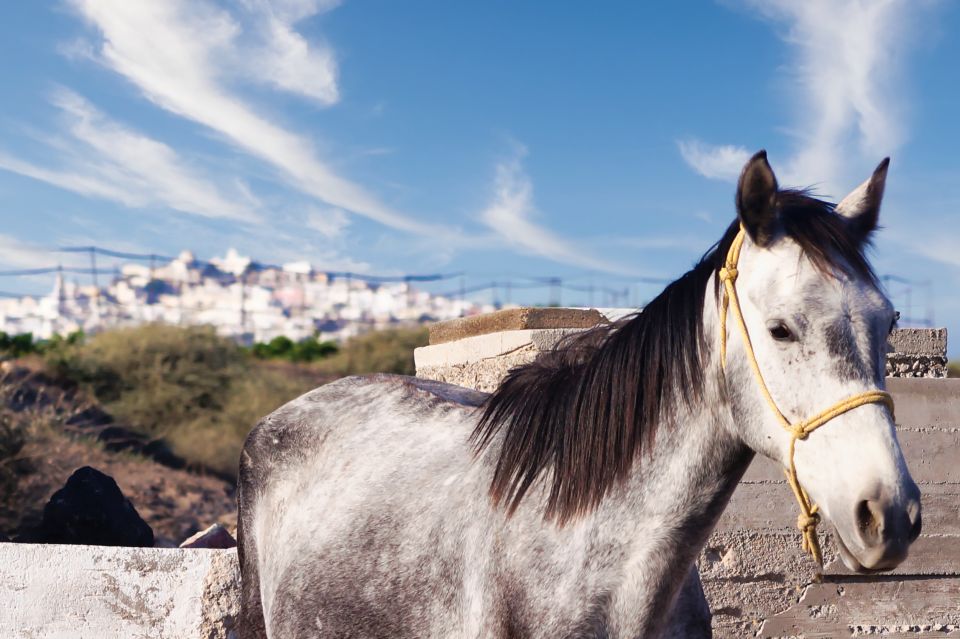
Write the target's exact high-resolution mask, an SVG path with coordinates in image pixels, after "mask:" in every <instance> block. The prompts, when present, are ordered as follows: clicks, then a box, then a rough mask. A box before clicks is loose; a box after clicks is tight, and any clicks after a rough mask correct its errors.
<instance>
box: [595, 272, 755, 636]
mask: <svg viewBox="0 0 960 639" xmlns="http://www.w3.org/2000/svg"><path fill="white" fill-rule="evenodd" d="M704 303H705V308H704V315H703V317H704V331H705V332H704V335H705V336H706V339H707V340H708V344H709V347H708V348H707V349H706V351H705V360H706V361H705V363H704V367H705V373H706V374H705V376H704V393H703V399H702V401H700V402H697V405H696V406H688V405H684V404H683V403H682V400H678V401H679V402H680V403H679V404H678V405H677V406H674V407H673V411H667V412H668V413H670V414H672V416H671V417H669V418H667V422H665V423H663V424H660V426H659V428H658V429H657V436H656V440H655V443H654V446H653V448H652V449H650V450H648V451H647V452H644V453H643V454H642V456H641V458H640V459H639V460H638V461H639V463H637V464H636V465H635V469H634V471H633V472H632V474H631V476H630V478H629V479H628V480H627V482H625V484H624V486H623V487H622V490H623V492H622V493H620V494H619V495H616V496H614V495H611V496H610V497H613V498H612V499H607V500H605V501H604V502H603V504H602V505H601V508H600V509H599V510H598V512H597V524H598V526H597V530H598V531H601V530H604V531H606V532H604V533H601V534H604V535H609V536H610V538H611V539H616V538H619V539H630V540H631V541H630V542H629V546H630V549H629V551H628V553H627V555H626V556H627V558H628V559H627V563H628V565H627V566H626V567H625V569H624V570H623V571H622V573H621V574H622V575H624V576H627V575H629V576H630V579H629V580H626V579H625V580H624V581H625V582H628V583H630V584H632V590H633V592H625V593H623V594H624V596H623V597H616V598H614V600H613V601H612V602H611V604H612V605H613V606H614V607H615V608H616V606H617V603H618V600H619V602H620V604H621V605H622V606H624V607H625V609H624V610H623V611H622V612H623V614H615V615H612V617H611V618H615V619H621V620H635V619H643V620H646V621H644V623H653V624H655V623H656V620H657V619H659V618H661V617H663V616H664V615H662V614H660V613H661V612H662V611H663V610H666V609H668V608H669V606H670V605H671V604H672V601H673V599H674V597H675V596H676V593H677V591H678V589H679V587H680V585H681V584H682V583H683V581H684V579H685V578H686V576H687V574H688V573H689V571H690V567H691V565H692V563H693V562H694V560H695V559H696V556H697V554H698V553H699V551H700V549H701V548H702V546H703V545H704V543H705V542H706V539H707V537H708V536H709V534H710V532H711V531H712V530H713V528H714V526H715V525H716V523H717V521H718V520H719V518H720V515H721V514H722V512H723V509H724V508H725V507H726V505H727V502H728V501H729V499H730V495H731V494H732V493H733V490H734V488H736V485H737V482H738V481H739V480H740V478H741V477H742V475H743V473H744V471H745V470H746V468H747V466H748V465H749V463H750V461H751V460H752V459H753V452H752V451H751V450H750V449H749V448H747V447H746V445H744V444H743V442H742V441H741V440H740V439H739V438H738V437H737V436H736V435H735V431H734V423H733V419H732V416H731V414H730V409H729V406H728V404H727V403H726V401H725V399H724V392H723V386H722V384H723V381H722V377H721V375H720V361H719V355H718V353H719V348H717V346H716V344H717V343H718V340H719V335H718V322H717V313H718V309H717V304H716V300H715V298H714V295H713V283H712V281H711V282H710V283H708V289H707V294H706V296H705V302H704ZM628 590H630V588H628ZM638 605H639V606H640V609H641V610H643V611H644V612H645V613H646V614H639V615H638V614H637V612H638V611H637V606H638ZM621 630H622V631H623V632H622V633H619V632H618V633H616V634H627V636H647V634H646V633H647V632H649V633H650V634H653V635H654V636H655V632H656V628H655V627H644V628H640V629H637V628H632V627H626V628H622V629H621Z"/></svg>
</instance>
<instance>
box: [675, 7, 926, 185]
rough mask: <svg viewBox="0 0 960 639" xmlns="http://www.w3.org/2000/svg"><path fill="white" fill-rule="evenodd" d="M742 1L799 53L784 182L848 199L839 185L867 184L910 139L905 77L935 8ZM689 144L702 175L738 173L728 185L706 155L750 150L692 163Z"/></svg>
mask: <svg viewBox="0 0 960 639" xmlns="http://www.w3.org/2000/svg"><path fill="white" fill-rule="evenodd" d="M742 1H743V4H744V5H745V6H747V7H748V8H750V9H752V10H754V11H756V13H757V14H758V15H759V16H760V17H762V18H764V19H766V20H769V21H770V22H772V23H773V24H774V25H777V26H778V27H781V26H782V28H783V29H784V30H783V31H782V32H781V33H780V36H781V38H782V39H783V40H784V41H785V42H786V43H787V44H788V45H789V46H790V48H791V52H792V58H791V59H790V60H788V62H787V63H786V64H785V65H784V69H783V70H784V71H785V75H784V82H783V86H784V87H785V88H786V90H787V91H788V92H790V93H792V94H794V95H791V96H790V97H791V101H790V102H791V104H794V105H795V109H796V110H795V112H794V113H792V114H790V117H791V119H792V121H791V123H790V127H789V131H790V134H791V136H792V137H793V138H794V139H795V141H796V146H795V148H794V149H793V152H792V153H791V155H790V157H788V158H786V159H785V160H781V161H780V162H777V164H779V165H780V167H781V168H779V169H778V174H779V176H780V177H781V178H782V179H781V182H782V183H784V184H792V185H801V186H804V185H812V184H816V185H820V186H819V188H818V191H821V192H825V193H826V194H831V195H833V196H834V197H837V198H839V197H840V196H842V195H843V194H844V193H846V190H845V189H842V188H838V187H839V185H847V186H848V185H849V183H851V182H856V180H857V179H858V178H859V179H862V176H860V175H859V173H860V172H862V171H863V170H865V169H871V168H873V167H874V166H876V164H877V162H879V161H880V160H881V159H882V158H883V157H884V156H887V155H892V154H893V153H894V152H895V151H896V150H897V149H898V148H899V147H900V145H901V144H902V143H903V141H904V139H905V137H906V127H905V124H904V122H903V117H902V116H903V112H904V106H905V104H904V91H903V83H902V82H900V81H899V80H900V69H901V66H902V61H903V59H904V58H905V54H906V49H907V46H908V45H909V44H910V41H911V35H912V31H913V29H914V27H915V23H916V21H917V20H918V19H919V16H920V15H921V14H922V13H923V11H922V10H923V9H924V8H925V7H927V6H929V5H930V4H931V3H929V2H913V1H911V0H885V1H880V2H867V1H864V0H805V1H804V2H796V1H795V0H742ZM683 144H684V143H680V151H681V154H683V156H684V159H686V160H687V162H688V163H689V164H690V165H691V166H692V167H693V168H694V169H695V170H696V171H697V172H698V173H701V174H702V175H706V176H707V177H718V178H721V179H729V176H730V173H729V171H727V174H726V177H722V176H721V175H717V174H715V175H708V172H710V171H709V168H710V166H711V165H710V163H709V162H707V163H706V164H705V165H704V164H703V163H702V160H703V157H702V155H704V154H705V157H706V158H707V159H708V160H709V159H710V158H713V157H714V156H717V157H720V156H722V153H720V151H721V150H723V149H736V150H739V149H741V147H730V146H728V147H713V148H711V147H704V148H701V149H699V151H703V152H704V153H703V154H699V153H696V152H694V153H692V154H690V157H688V153H687V152H686V151H685V149H684V146H683ZM704 149H705V150H704ZM688 150H689V149H688ZM694 151H697V149H694ZM772 159H774V158H772ZM698 161H701V162H698ZM722 164H723V163H722V162H721V165H722ZM704 168H707V169H708V170H707V171H705V170H704ZM851 170H855V171H856V172H857V175H854V174H851V173H849V171H851Z"/></svg>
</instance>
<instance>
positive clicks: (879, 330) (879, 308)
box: [731, 239, 916, 567]
mask: <svg viewBox="0 0 960 639" xmlns="http://www.w3.org/2000/svg"><path fill="white" fill-rule="evenodd" d="M739 272H740V276H739V279H738V281H737V288H738V292H739V296H740V301H741V305H742V308H743V314H744V318H745V321H746V324H747V328H748V330H749V333H750V338H751V342H752V345H753V348H754V352H755V353H756V357H757V361H758V363H759V366H760V369H761V371H762V373H763V378H764V381H765V382H766V384H767V387H768V388H769V390H770V393H771V395H772V396H773V398H774V400H775V401H776V403H777V407H778V408H779V409H780V411H781V412H782V413H783V414H784V416H786V417H787V419H789V420H790V422H791V423H797V422H798V421H801V420H803V419H807V418H810V417H812V416H814V415H816V414H818V413H820V412H821V411H823V410H825V409H828V408H830V407H832V406H834V405H836V404H837V403H839V402H841V401H843V400H845V399H847V398H849V397H852V396H854V395H857V394H859V393H863V392H865V391H870V390H877V389H882V388H883V377H882V375H883V373H882V371H883V368H882V360H883V351H884V349H885V344H886V337H887V334H888V332H889V329H890V327H891V322H892V318H893V315H894V312H893V309H892V306H891V305H890V303H889V301H888V300H887V299H886V298H885V297H884V296H883V295H882V294H881V293H880V291H878V290H877V288H876V287H875V286H874V285H873V284H872V283H871V282H869V281H867V280H863V279H856V278H851V277H848V276H846V275H844V274H843V273H837V274H836V276H832V275H829V274H824V273H822V272H820V271H819V270H818V269H817V268H816V267H815V266H814V265H813V264H812V262H811V261H810V260H809V259H808V258H806V257H805V256H804V255H802V254H801V249H800V247H799V246H798V245H797V244H796V243H795V242H793V241H792V240H790V239H781V240H779V241H777V242H775V243H774V244H773V245H772V246H770V247H768V248H759V247H757V246H755V245H753V244H752V243H750V242H749V241H748V242H747V244H746V246H745V247H744V250H743V253H742V255H741V260H740V265H739ZM774 328H779V329H780V331H779V332H776V333H774V330H773V329H774ZM783 328H786V329H787V331H788V332H789V337H788V338H786V339H783V335H784V332H783V330H782V329H783ZM731 339H734V340H736V339H739V334H737V332H736V331H732V332H731ZM737 351H738V353H740V357H743V355H742V348H738V349H737ZM741 379H749V381H747V382H746V383H745V386H746V387H745V388H741V392H742V393H744V394H745V396H746V397H747V399H746V400H744V403H750V404H753V405H754V410H755V414H754V415H753V417H755V419H754V420H752V421H753V425H752V427H748V430H747V433H746V438H747V439H748V440H749V441H748V443H749V444H750V445H751V446H752V447H754V448H755V449H756V450H758V451H760V452H763V453H764V454H766V455H768V456H770V457H772V458H774V459H775V460H777V461H779V462H780V463H781V464H783V465H784V466H785V467H786V466H787V465H788V464H789V453H788V451H789V443H790V436H789V434H788V433H787V431H786V430H785V429H784V428H783V427H782V426H781V424H780V422H779V421H778V420H777V419H776V417H775V415H774V413H773V411H772V410H771V409H770V408H769V407H768V406H767V404H766V402H765V401H764V400H763V399H762V396H761V393H760V389H759V388H758V386H757V383H756V381H755V380H754V379H753V376H752V375H749V378H747V377H746V376H744V377H742V378H741ZM795 461H796V466H797V473H798V476H799V479H800V482H801V485H802V486H803V487H804V489H805V490H806V491H807V492H808V494H809V495H810V496H811V498H812V499H813V500H814V502H815V503H816V504H818V505H819V507H820V509H821V512H822V513H823V514H824V515H825V516H826V517H827V518H828V519H830V520H831V521H832V522H833V523H834V524H835V525H836V526H837V529H838V532H840V535H841V537H842V538H843V544H844V545H845V546H846V547H847V548H848V549H849V551H850V552H852V553H853V554H854V555H857V556H863V555H865V554H868V553H869V552H870V551H871V547H870V545H871V543H872V541H873V540H872V539H870V538H866V537H864V536H862V535H859V534H857V529H858V527H860V526H862V524H863V522H862V521H861V520H862V518H863V514H862V513H860V514H858V509H862V508H864V507H863V506H862V504H863V503H873V502H877V503H880V502H883V504H887V503H888V502H890V503H899V502H904V501H908V500H909V499H911V498H913V496H914V495H913V493H915V492H916V486H915V485H914V484H913V482H912V480H911V479H910V475H909V472H908V471H907V468H906V464H905V462H904V460H903V455H902V453H901V450H900V446H899V444H898V442H897V438H896V432H895V428H894V423H893V420H892V416H891V415H890V413H889V411H888V410H887V408H886V407H885V406H884V405H882V404H869V405H866V406H861V407H859V408H856V409H853V410H851V411H848V412H846V413H844V414H842V415H839V416H838V417H835V418H834V419H832V420H831V421H829V422H827V423H826V424H824V425H823V426H821V427H820V428H818V429H816V430H815V431H814V432H813V433H811V434H810V435H809V437H808V438H807V439H806V440H804V441H800V442H798V443H797V445H796V453H795ZM885 507H886V506H884V508H885ZM878 508H879V507H878ZM858 517H860V518H861V520H858ZM853 561H854V563H857V564H859V562H858V561H856V560H853ZM851 567H862V566H851Z"/></svg>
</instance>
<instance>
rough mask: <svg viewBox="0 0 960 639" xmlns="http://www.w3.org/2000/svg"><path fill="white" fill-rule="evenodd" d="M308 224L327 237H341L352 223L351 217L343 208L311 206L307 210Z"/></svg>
mask: <svg viewBox="0 0 960 639" xmlns="http://www.w3.org/2000/svg"><path fill="white" fill-rule="evenodd" d="M306 221H307V226H308V227H309V228H311V229H313V230H314V231H316V232H318V233H320V234H321V235H323V236H324V237H326V238H327V239H333V238H335V237H339V236H340V234H341V233H343V230H344V229H345V228H347V226H348V225H349V224H350V218H349V217H347V214H346V213H344V212H343V211H342V210H341V209H336V208H326V209H322V208H319V207H311V208H310V210H309V211H308V212H307V220H306Z"/></svg>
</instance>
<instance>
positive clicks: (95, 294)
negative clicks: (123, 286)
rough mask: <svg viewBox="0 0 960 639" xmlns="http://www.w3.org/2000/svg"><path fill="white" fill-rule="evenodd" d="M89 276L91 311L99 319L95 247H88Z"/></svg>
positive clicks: (98, 288)
mask: <svg viewBox="0 0 960 639" xmlns="http://www.w3.org/2000/svg"><path fill="white" fill-rule="evenodd" d="M90 274H91V276H92V277H93V311H94V313H95V314H96V316H97V320H98V323H99V319H100V282H99V279H98V278H97V247H95V246H91V247H90Z"/></svg>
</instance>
